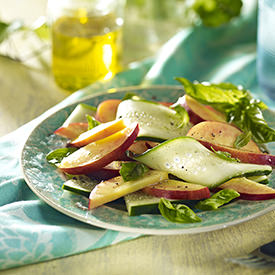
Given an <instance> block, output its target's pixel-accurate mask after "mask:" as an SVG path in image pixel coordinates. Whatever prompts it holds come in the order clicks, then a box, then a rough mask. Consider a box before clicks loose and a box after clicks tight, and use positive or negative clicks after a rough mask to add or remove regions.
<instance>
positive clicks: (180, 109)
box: [170, 104, 189, 128]
mask: <svg viewBox="0 0 275 275" xmlns="http://www.w3.org/2000/svg"><path fill="white" fill-rule="evenodd" d="M170 108H172V109H173V110H175V111H176V112H177V115H178V117H179V118H180V119H179V120H180V121H181V123H180V124H179V125H178V128H181V127H184V126H186V124H187V123H188V122H189V115H188V113H187V111H186V110H185V109H184V108H183V107H182V106H181V105H179V104H177V105H172V106H171V107H170Z"/></svg>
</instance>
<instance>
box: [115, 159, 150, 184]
mask: <svg viewBox="0 0 275 275" xmlns="http://www.w3.org/2000/svg"><path fill="white" fill-rule="evenodd" d="M148 171H149V168H148V167H147V166H146V165H145V164H143V163H140V162H135V161H132V162H126V163H122V165H121V169H120V171H119V173H120V175H121V176H122V178H123V180H124V181H129V180H135V179H137V178H139V177H141V176H143V174H144V173H146V172H148Z"/></svg>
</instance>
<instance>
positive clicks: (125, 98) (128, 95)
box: [122, 93, 143, 101]
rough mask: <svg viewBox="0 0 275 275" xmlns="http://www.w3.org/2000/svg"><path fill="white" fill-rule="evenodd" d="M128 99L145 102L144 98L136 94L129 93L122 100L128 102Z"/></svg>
mask: <svg viewBox="0 0 275 275" xmlns="http://www.w3.org/2000/svg"><path fill="white" fill-rule="evenodd" d="M127 99H133V100H143V98H142V97H141V96H139V95H137V94H135V93H127V94H125V95H124V97H123V98H122V101H123V100H127Z"/></svg>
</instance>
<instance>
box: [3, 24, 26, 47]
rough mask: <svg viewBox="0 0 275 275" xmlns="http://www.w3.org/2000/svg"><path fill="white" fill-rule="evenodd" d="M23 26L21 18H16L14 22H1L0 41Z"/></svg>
mask: <svg viewBox="0 0 275 275" xmlns="http://www.w3.org/2000/svg"><path fill="white" fill-rule="evenodd" d="M22 28H23V24H22V22H21V21H20V20H15V21H13V22H12V23H9V24H7V23H5V22H0V43H1V42H3V41H4V40H5V39H7V38H8V37H9V36H10V35H11V34H12V33H14V32H16V31H18V30H20V29H22Z"/></svg>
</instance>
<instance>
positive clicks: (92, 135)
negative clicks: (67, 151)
mask: <svg viewBox="0 0 275 275" xmlns="http://www.w3.org/2000/svg"><path fill="white" fill-rule="evenodd" d="M124 128H126V125H125V124H124V121H123V120H122V119H119V120H114V121H110V122H106V123H102V124H100V125H98V126H96V127H94V128H92V129H91V130H89V131H86V132H84V133H82V134H80V135H79V136H78V137H77V138H76V139H74V140H73V141H72V142H71V143H70V144H71V145H72V146H75V147H82V146H85V145H87V144H89V143H91V142H93V141H96V140H99V139H102V138H105V137H107V136H110V135H112V134H114V133H116V132H118V131H120V130H122V129H124Z"/></svg>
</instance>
